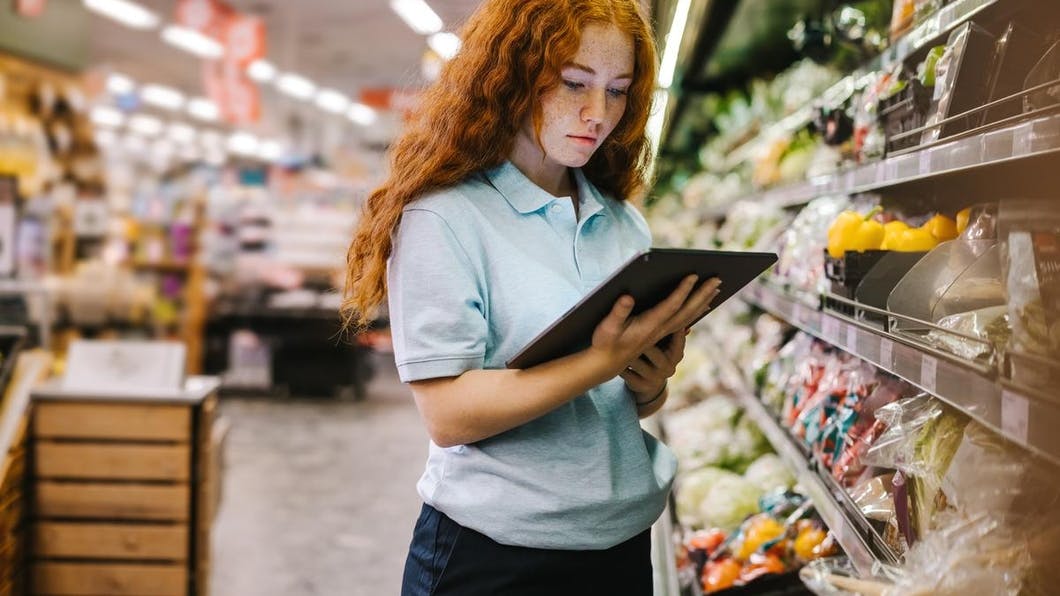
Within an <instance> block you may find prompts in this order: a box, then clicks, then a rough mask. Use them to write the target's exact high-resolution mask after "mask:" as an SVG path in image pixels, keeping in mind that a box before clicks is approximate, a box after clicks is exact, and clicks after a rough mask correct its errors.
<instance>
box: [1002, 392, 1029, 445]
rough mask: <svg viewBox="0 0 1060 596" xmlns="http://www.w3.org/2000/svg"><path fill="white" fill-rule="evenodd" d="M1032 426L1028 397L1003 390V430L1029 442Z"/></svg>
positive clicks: (1024, 442) (1019, 439)
mask: <svg viewBox="0 0 1060 596" xmlns="http://www.w3.org/2000/svg"><path fill="white" fill-rule="evenodd" d="M1029 426H1030V403H1028V402H1027V398H1025V397H1023V396H1022V395H1018V394H1016V393H1013V392H1011V391H1008V390H1004V391H1002V392H1001V430H1002V431H1004V432H1005V435H1007V436H1008V437H1009V438H1011V439H1015V440H1016V441H1019V442H1020V443H1023V444H1024V445H1026V444H1027V429H1028V427H1029Z"/></svg>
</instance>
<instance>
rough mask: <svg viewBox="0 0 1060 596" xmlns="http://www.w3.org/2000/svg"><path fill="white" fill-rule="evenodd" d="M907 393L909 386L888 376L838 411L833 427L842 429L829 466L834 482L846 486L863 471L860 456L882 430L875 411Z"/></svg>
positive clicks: (908, 392)
mask: <svg viewBox="0 0 1060 596" xmlns="http://www.w3.org/2000/svg"><path fill="white" fill-rule="evenodd" d="M911 392H912V387H911V386H910V385H909V384H908V383H905V382H903V381H900V380H898V379H895V378H892V377H881V378H878V379H877V385H876V387H875V389H874V390H873V391H872V393H871V394H870V395H869V396H868V397H867V398H865V399H863V400H859V401H858V402H857V403H855V404H854V405H853V406H852V407H849V408H844V409H841V410H840V412H839V413H838V414H837V416H836V418H837V426H838V427H839V428H840V429H845V433H844V434H843V436H842V437H840V439H839V440H837V441H836V445H835V451H834V453H833V461H832V465H831V468H832V476H833V477H834V478H835V479H836V480H837V481H839V482H840V483H841V484H844V485H847V486H849V485H850V484H851V483H853V482H854V481H855V479H857V477H858V476H860V475H861V474H862V473H863V472H864V470H865V465H864V464H863V463H862V461H861V459H862V457H863V456H864V454H865V452H866V451H868V449H869V447H870V446H871V445H872V444H873V443H875V442H876V439H877V437H879V435H880V434H882V433H883V431H884V430H886V424H885V423H884V422H883V421H881V420H877V419H876V412H877V411H878V410H879V409H880V408H881V407H883V406H885V405H887V404H889V403H892V402H894V401H896V400H897V399H899V398H901V397H903V396H905V395H909V394H910V393H911Z"/></svg>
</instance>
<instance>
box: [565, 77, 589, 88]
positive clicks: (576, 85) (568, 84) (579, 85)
mask: <svg viewBox="0 0 1060 596" xmlns="http://www.w3.org/2000/svg"><path fill="white" fill-rule="evenodd" d="M563 85H564V86H566V87H567V89H571V90H575V91H576V90H578V89H581V88H583V87H585V85H584V84H582V83H579V82H577V81H568V80H566V79H564V80H563Z"/></svg>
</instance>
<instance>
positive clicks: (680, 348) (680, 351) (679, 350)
mask: <svg viewBox="0 0 1060 596" xmlns="http://www.w3.org/2000/svg"><path fill="white" fill-rule="evenodd" d="M687 341H688V333H687V331H678V332H677V333H675V334H673V335H672V336H670V345H669V346H668V347H667V348H666V356H667V357H668V358H669V360H670V362H673V363H674V364H675V365H676V364H677V363H678V362H680V361H681V360H682V359H683V358H684V357H685V344H686V342H687Z"/></svg>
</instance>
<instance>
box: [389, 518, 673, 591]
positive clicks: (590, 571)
mask: <svg viewBox="0 0 1060 596" xmlns="http://www.w3.org/2000/svg"><path fill="white" fill-rule="evenodd" d="M401 594H402V596H429V595H433V596H450V595H460V596H478V595H482V596H486V595H490V596H493V595H503V596H524V595H525V596H531V595H534V596H536V595H547V596H565V595H568V594H569V595H570V596H589V595H593V594H608V595H619V594H621V595H623V596H651V594H652V569H651V530H650V529H649V530H645V531H644V532H641V533H640V534H639V535H637V536H634V537H633V538H630V539H629V540H627V541H625V542H623V543H622V544H619V545H618V546H614V547H611V548H609V549H606V550H581V551H579V550H551V549H539V548H525V547H521V546H508V545H504V544H499V543H497V542H495V541H494V540H492V539H490V538H489V537H487V536H485V535H483V534H481V533H479V532H476V531H474V530H472V529H470V528H465V527H463V526H461V525H460V524H458V523H456V522H454V521H453V520H451V519H449V517H448V516H446V515H445V514H444V513H442V512H440V511H438V510H437V509H435V508H433V507H431V506H430V505H424V506H423V510H422V511H421V512H420V517H419V519H418V520H417V521H416V529H415V530H414V531H413V535H412V544H411V545H410V547H409V555H408V559H407V560H406V561H405V577H404V580H403V581H402V585H401Z"/></svg>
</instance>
